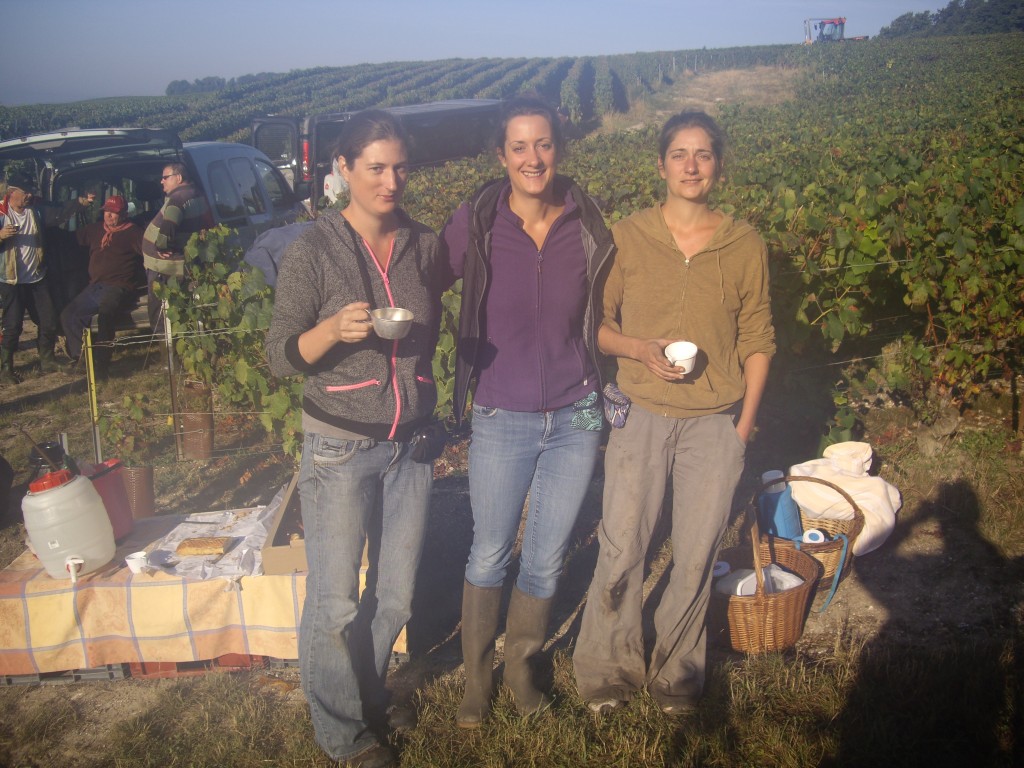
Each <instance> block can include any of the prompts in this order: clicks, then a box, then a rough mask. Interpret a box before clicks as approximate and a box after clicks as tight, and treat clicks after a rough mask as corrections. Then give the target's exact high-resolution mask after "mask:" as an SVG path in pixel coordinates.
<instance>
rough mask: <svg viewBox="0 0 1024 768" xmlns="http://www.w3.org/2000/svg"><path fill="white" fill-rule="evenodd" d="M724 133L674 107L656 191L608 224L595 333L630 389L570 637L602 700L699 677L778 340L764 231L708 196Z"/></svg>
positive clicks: (694, 683) (601, 707) (668, 699)
mask: <svg viewBox="0 0 1024 768" xmlns="http://www.w3.org/2000/svg"><path fill="white" fill-rule="evenodd" d="M724 145H725V135H724V133H723V131H722V129H721V128H720V127H719V126H718V124H717V123H716V122H715V121H714V120H713V119H712V118H710V117H709V116H708V115H706V114H704V113H703V112H684V113H680V114H678V115H675V116H673V117H672V118H670V119H669V120H668V121H667V122H666V123H665V126H664V128H663V129H662V132H661V139H660V145H659V155H658V171H659V173H660V174H661V178H662V179H664V180H665V190H666V198H665V202H664V203H662V204H661V205H658V206H655V207H654V208H650V209H648V210H645V211H641V212H639V213H636V214H634V215H632V216H630V217H629V218H627V219H625V220H623V221H620V222H618V223H617V224H616V225H615V226H614V227H613V229H612V234H613V235H614V237H615V244H616V246H617V249H618V250H617V252H616V256H615V261H614V264H613V265H612V268H611V270H610V271H609V275H608V280H607V283H606V285H605V287H604V296H603V305H604V315H603V322H602V325H601V327H600V329H599V330H598V343H599V344H600V346H601V350H602V351H603V352H605V353H606V354H608V355H612V356H614V357H615V358H616V359H617V361H618V380H617V384H618V387H619V389H620V390H621V391H622V392H623V393H624V394H625V395H626V396H627V397H628V398H629V399H630V400H631V401H632V404H631V406H630V408H629V412H628V415H627V417H626V420H625V424H624V425H623V426H622V427H621V428H619V429H613V430H612V432H611V436H610V438H609V441H608V448H607V452H606V455H605V486H604V515H603V519H602V522H601V525H600V527H599V529H598V542H599V547H600V551H599V554H598V560H597V565H596V567H595V570H594V577H593V581H592V583H591V586H590V592H589V594H588V597H587V603H586V608H585V609H584V613H583V621H582V626H581V629H580V635H579V638H578V639H577V641H576V648H575V650H574V652H573V664H574V667H575V673H576V683H577V687H578V689H579V692H580V695H581V696H582V698H583V699H584V700H585V701H586V702H587V703H588V705H589V707H590V709H591V710H593V711H594V712H598V713H601V712H607V711H610V710H613V709H616V708H617V707H619V706H621V705H622V704H624V703H625V702H627V701H629V700H630V698H631V697H632V696H633V695H634V694H636V693H637V692H638V691H640V690H642V689H643V688H644V687H645V686H646V688H647V690H648V692H649V693H650V695H651V696H652V697H653V698H654V699H655V701H657V702H658V704H659V705H660V706H661V709H662V710H663V711H664V712H665V713H667V714H672V715H674V714H680V713H685V712H689V711H692V710H693V708H694V707H695V706H696V705H697V703H698V701H699V699H700V697H701V694H702V692H703V686H704V677H705V655H706V653H705V651H706V641H707V634H706V630H705V624H704V619H705V613H706V610H707V605H708V598H709V592H710V589H711V571H712V567H713V565H714V561H715V558H716V556H717V553H718V548H719V545H720V544H721V540H722V536H723V535H724V533H725V528H726V525H727V523H728V519H729V514H730V510H731V505H732V497H733V493H734V491H735V489H736V484H737V482H738V481H739V478H740V473H741V472H742V470H743V464H744V454H745V450H746V448H745V446H746V443H747V441H748V440H749V439H750V436H751V434H752V432H753V430H754V423H755V420H756V417H757V411H758V407H759V405H760V401H761V396H762V393H763V392H764V388H765V383H766V380H767V378H768V368H769V363H770V360H771V357H772V355H773V354H774V353H775V333H774V329H773V327H772V317H771V308H770V305H769V296H768V265H767V252H766V248H765V245H764V242H763V241H762V239H761V237H760V236H759V235H758V234H757V232H755V231H754V229H753V228H752V227H751V226H750V225H749V224H747V223H746V222H744V221H739V220H735V219H733V218H732V217H730V216H728V215H727V214H725V213H723V212H722V211H719V210H716V209H715V208H713V207H711V206H710V204H709V198H710V195H711V193H712V191H713V190H714V188H715V185H716V184H717V183H718V181H719V179H720V178H721V176H722V170H723V152H724ZM679 340H687V341H691V342H693V343H694V344H696V345H697V347H698V348H699V350H700V351H699V354H698V358H697V362H696V367H695V368H694V370H693V371H692V372H691V373H689V374H683V373H682V372H680V370H679V369H678V368H676V367H674V366H673V365H672V364H671V363H670V361H669V360H668V359H667V358H666V357H665V352H664V350H665V347H666V345H668V344H669V343H670V342H673V341H679ZM669 483H671V488H672V556H673V565H672V571H671V575H670V577H669V582H668V586H667V588H666V589H665V593H664V595H663V597H662V598H661V601H660V603H659V605H658V609H657V611H656V612H655V615H654V632H655V638H654V649H653V652H652V653H651V656H650V664H649V665H647V664H645V660H644V648H645V645H644V637H643V631H642V628H641V606H642V601H643V582H644V562H645V558H646V555H647V549H648V546H649V544H650V542H651V536H652V532H653V530H654V529H655V526H656V523H657V521H658V518H659V516H660V514H661V510H662V505H663V503H664V500H665V492H666V489H667V487H668V485H669Z"/></svg>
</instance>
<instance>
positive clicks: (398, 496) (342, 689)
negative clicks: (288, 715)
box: [299, 433, 434, 759]
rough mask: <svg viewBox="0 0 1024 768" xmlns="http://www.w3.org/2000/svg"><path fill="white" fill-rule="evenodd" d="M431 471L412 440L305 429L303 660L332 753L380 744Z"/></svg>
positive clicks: (318, 729) (319, 736) (312, 703)
mask: <svg viewBox="0 0 1024 768" xmlns="http://www.w3.org/2000/svg"><path fill="white" fill-rule="evenodd" d="M433 475H434V468H433V465H432V464H427V463H419V462H415V461H413V460H412V459H411V458H409V445H408V443H395V442H389V441H380V442H378V441H376V440H369V439H368V440H357V441H353V440H339V439H335V438H329V437H324V436H322V435H318V434H315V433H307V434H306V436H305V444H304V448H303V451H302V462H301V466H300V470H299V494H300V499H301V502H302V524H303V528H304V531H305V543H306V558H307V561H308V564H309V574H308V576H307V577H306V602H305V605H304V607H303V611H302V623H301V626H300V628H299V666H300V670H301V673H302V688H303V691H304V692H305V694H306V699H307V700H308V701H309V709H310V715H311V718H312V720H313V728H314V731H315V733H316V740H317V742H318V743H319V744H320V746H321V747H322V748H323V750H324V751H325V752H326V753H327V754H328V755H330V756H331V757H332V758H334V759H344V758H345V757H346V756H349V757H350V756H352V755H353V754H355V753H356V752H359V751H361V750H363V749H366V748H367V747H369V746H371V745H372V744H373V743H374V742H375V741H376V738H375V737H374V736H373V734H372V733H370V731H369V730H368V726H367V720H368V719H372V718H378V717H382V716H383V711H384V708H385V707H386V705H387V695H388V694H387V691H386V690H385V688H384V677H385V675H386V673H387V669H388V662H389V660H390V657H391V649H392V647H393V646H394V643H395V640H396V638H397V637H398V634H399V632H401V630H402V627H403V626H404V625H405V623H406V622H407V621H408V620H409V616H410V615H411V613H412V595H413V583H414V579H415V576H416V569H417V567H418V566H419V562H420V554H421V552H422V550H423V537H424V533H425V530H426V522H427V510H428V507H429V501H430V489H431V486H432V484H433ZM365 542H368V543H369V563H370V565H369V568H368V569H367V574H366V588H365V590H364V591H363V594H362V596H361V597H360V595H359V569H360V564H361V560H362V554H363V545H364V543H365Z"/></svg>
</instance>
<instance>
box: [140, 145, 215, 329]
mask: <svg viewBox="0 0 1024 768" xmlns="http://www.w3.org/2000/svg"><path fill="white" fill-rule="evenodd" d="M160 184H161V186H162V187H163V189H164V194H165V195H166V196H167V197H166V199H165V200H164V204H163V207H162V208H161V209H160V211H159V212H158V213H157V215H156V216H155V217H153V220H152V221H151V222H149V226H148V227H146V231H145V233H144V234H143V236H142V257H143V262H144V264H145V267H146V285H147V286H148V288H149V304H148V307H147V309H148V310H149V324H150V326H151V327H152V328H153V332H154V333H159V331H160V324H161V321H162V320H163V316H162V313H161V311H160V307H161V305H160V300H159V299H158V298H156V296H155V295H154V294H153V285H154V283H160V284H166V283H167V281H168V280H170V279H171V278H172V277H183V276H184V275H185V244H186V243H187V242H188V239H189V238H190V237H191V236H192V235H193V234H194V233H195V232H199V231H200V230H203V229H209V228H210V227H212V226H213V218H212V217H211V215H210V207H209V205H208V204H207V202H206V198H205V197H203V195H202V193H200V192H199V191H198V190H197V189H196V188H195V186H193V184H192V181H191V179H189V177H188V171H187V170H186V169H185V165H184V164H183V163H168V164H167V166H166V167H165V168H164V170H163V173H162V174H160Z"/></svg>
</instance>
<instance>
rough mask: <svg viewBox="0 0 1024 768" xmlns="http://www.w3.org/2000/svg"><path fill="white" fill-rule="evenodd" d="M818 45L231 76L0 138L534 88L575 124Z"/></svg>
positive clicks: (209, 131) (218, 133)
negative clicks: (194, 90)
mask: <svg viewBox="0 0 1024 768" xmlns="http://www.w3.org/2000/svg"><path fill="white" fill-rule="evenodd" d="M818 57H819V52H818V51H812V50H807V49H804V48H803V47H802V46H794V45H774V46H752V47H743V48H722V49H715V50H680V51H663V52H657V53H635V54H621V55H615V56H593V57H591V56H587V57H579V58H573V57H559V58H530V59H523V58H519V59H499V58H487V59H443V60H440V61H404V62H391V63H386V64H359V65H354V66H347V67H318V68H315V69H303V70H294V71H292V72H287V73H282V74H264V75H261V76H260V77H259V78H254V79H240V80H239V81H232V82H231V83H229V84H226V86H225V87H224V88H223V89H222V90H219V91H215V92H210V93H198V94H192V95H173V96H153V97H132V98H108V99H96V100H90V101H80V102H73V103H69V104H37V105H29V106H19V107H2V106H0V137H3V138H11V137H14V136H24V135H28V134H31V133H38V132H40V131H46V130H53V129H59V128H66V127H69V126H78V127H80V128H95V127H106V126H112V125H118V126H143V127H162V128H171V129H174V130H176V131H178V133H179V134H180V135H181V137H182V138H183V139H184V140H201V139H231V140H242V141H245V140H247V139H248V128H249V123H250V121H251V120H252V118H254V117H257V116H260V115H268V114H282V115H302V114H308V113H311V112H323V111H331V112H334V111H341V110H351V109H363V108H366V107H372V106H399V105H402V104H416V103H420V102H426V101H435V100H438V99H457V98H505V97H508V96H512V95H514V94H516V93H520V92H522V91H534V92H537V93H539V94H541V95H542V96H544V97H545V98H547V99H548V100H549V101H551V102H552V103H557V104H560V106H561V107H562V109H563V110H564V111H565V113H566V114H567V115H569V116H570V117H571V119H572V120H573V121H574V122H576V123H584V124H586V123H592V122H594V121H596V120H597V119H599V118H600V117H601V116H602V115H604V114H606V113H609V112H622V111H625V110H627V109H628V108H629V106H630V104H632V103H634V102H635V101H637V100H638V99H640V98H643V97H644V96H645V95H648V94H652V93H656V92H658V91H660V90H661V89H663V88H665V87H666V86H669V85H672V84H674V83H677V82H679V81H680V80H684V79H686V78H689V77H694V76H696V75H699V74H701V73H706V72H711V71H721V70H724V69H735V68H749V67H754V66H774V67H781V68H794V67H807V66H816V65H813V62H815V61H816V60H817V59H818Z"/></svg>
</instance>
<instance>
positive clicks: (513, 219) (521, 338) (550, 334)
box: [441, 185, 598, 413]
mask: <svg viewBox="0 0 1024 768" xmlns="http://www.w3.org/2000/svg"><path fill="white" fill-rule="evenodd" d="M510 189H511V186H510V185H506V188H505V189H504V190H503V191H502V192H501V195H500V196H499V198H498V210H497V216H496V217H495V219H494V226H493V228H492V230H491V241H490V246H491V247H490V283H489V288H488V291H487V296H486V298H485V300H484V309H483V328H484V331H485V333H486V337H485V339H484V342H483V344H482V345H481V347H480V353H479V358H478V372H479V379H478V381H477V386H476V391H475V394H474V396H473V402H474V403H476V404H478V405H482V406H487V407H491V408H502V409H505V410H509V411H519V412H527V413H535V412H539V411H545V410H554V409H556V408H562V407H564V406H567V405H571V404H572V403H574V402H576V401H577V400H580V399H582V398H584V397H586V396H587V395H589V394H590V393H591V392H595V391H597V389H598V379H597V372H596V371H595V369H594V365H593V362H592V361H591V358H590V355H589V354H588V352H587V348H586V344H585V342H584V339H583V318H584V314H585V312H586V311H587V290H588V282H587V255H586V252H585V251H584V248H583V241H582V237H581V232H580V216H579V210H578V208H577V206H576V204H575V202H574V201H573V199H572V198H571V196H570V195H569V194H568V193H566V196H565V203H566V206H565V210H564V211H563V212H562V215H561V216H560V217H559V218H558V220H557V221H556V222H555V223H554V225H552V227H551V230H550V232H548V236H547V240H546V241H545V242H544V245H543V247H542V248H541V249H540V250H539V251H538V250H537V247H536V245H535V244H534V242H533V240H532V239H531V238H530V236H529V235H527V234H526V233H525V232H524V231H523V229H522V220H521V219H520V218H519V217H518V216H517V215H516V214H515V213H513V212H512V210H511V209H510V208H509V206H508V197H509V191H510ZM469 222H470V207H469V204H468V203H463V204H462V205H461V206H460V207H459V209H458V210H457V211H456V212H455V213H454V214H453V215H452V217H451V219H450V220H449V221H448V223H447V224H446V225H445V227H444V229H443V230H442V232H441V238H442V240H443V241H444V243H445V245H446V246H447V248H448V254H449V259H450V263H451V269H452V271H453V272H454V275H455V277H462V275H463V268H464V265H465V258H466V251H467V247H468V243H469ZM463 309H464V310H465V307H463Z"/></svg>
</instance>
